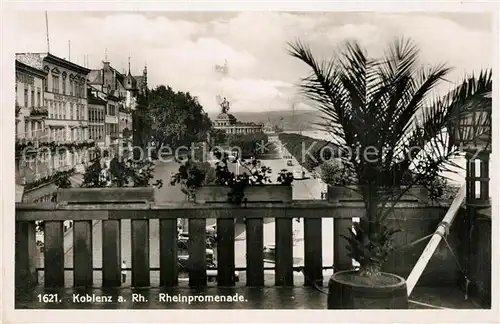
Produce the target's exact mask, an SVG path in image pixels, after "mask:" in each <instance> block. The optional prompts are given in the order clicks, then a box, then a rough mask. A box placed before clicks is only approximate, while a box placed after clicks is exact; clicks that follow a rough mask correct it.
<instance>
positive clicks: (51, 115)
mask: <svg viewBox="0 0 500 324" xmlns="http://www.w3.org/2000/svg"><path fill="white" fill-rule="evenodd" d="M49 116H50V118H54V108H53V107H52V101H50V100H49Z"/></svg>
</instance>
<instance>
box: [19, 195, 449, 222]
mask: <svg viewBox="0 0 500 324" xmlns="http://www.w3.org/2000/svg"><path fill="white" fill-rule="evenodd" d="M448 206H449V205H446V204H439V203H438V204H434V205H429V204H425V203H420V202H401V203H399V204H397V205H396V206H395V207H394V208H395V209H399V208H411V207H420V208H426V207H429V208H436V207H443V208H446V207H448ZM353 208H355V209H364V205H363V203H361V202H328V201H324V200H323V201H321V200H294V201H291V202H248V203H246V204H242V205H233V204H230V203H227V202H220V203H205V204H200V203H195V202H161V203H159V202H153V203H130V202H126V203H105V204H96V203H88V204H80V203H78V204H64V203H36V204H35V203H16V221H32V220H54V221H57V220H67V219H80V220H98V219H101V220H102V219H144V215H142V214H140V213H139V214H137V213H127V212H126V211H131V212H133V211H150V212H151V215H150V216H151V219H158V218H161V219H166V218H179V217H182V218H199V219H200V218H201V219H202V218H205V219H206V218H228V217H230V216H231V214H233V213H235V214H236V215H237V216H238V217H249V218H261V217H264V218H273V217H274V218H350V217H352V216H351V215H349V214H346V213H345V212H343V211H342V210H345V209H353ZM303 210H311V211H312V212H310V213H303V212H302V211H303ZM78 211H81V212H85V213H78ZM110 211H111V212H112V211H119V212H120V213H109V212H110ZM161 211H170V212H171V213H170V214H169V213H161V215H160V213H156V215H155V213H154V212H161ZM196 211H201V212H202V213H195V212H196ZM206 211H212V212H208V213H207V212H206ZM293 211H296V212H293ZM179 212H186V213H183V214H182V215H180V214H179ZM192 212H193V213H192ZM257 212H262V213H257ZM298 213H300V215H299V214H298Z"/></svg>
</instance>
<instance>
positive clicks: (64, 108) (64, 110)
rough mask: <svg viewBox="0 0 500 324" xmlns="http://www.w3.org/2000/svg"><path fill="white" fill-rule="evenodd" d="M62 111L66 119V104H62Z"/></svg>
mask: <svg viewBox="0 0 500 324" xmlns="http://www.w3.org/2000/svg"><path fill="white" fill-rule="evenodd" d="M62 111H63V119H66V105H65V104H63V105H62Z"/></svg>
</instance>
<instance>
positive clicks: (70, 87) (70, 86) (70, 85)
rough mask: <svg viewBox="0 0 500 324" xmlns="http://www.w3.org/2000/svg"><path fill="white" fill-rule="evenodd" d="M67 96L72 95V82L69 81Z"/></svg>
mask: <svg viewBox="0 0 500 324" xmlns="http://www.w3.org/2000/svg"><path fill="white" fill-rule="evenodd" d="M69 94H70V95H71V96H72V95H73V80H69Z"/></svg>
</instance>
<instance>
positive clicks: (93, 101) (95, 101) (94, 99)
mask: <svg viewBox="0 0 500 324" xmlns="http://www.w3.org/2000/svg"><path fill="white" fill-rule="evenodd" d="M87 100H88V103H89V105H101V106H102V105H106V103H107V101H106V100H103V99H101V98H99V97H96V96H94V95H93V94H91V95H89V96H87Z"/></svg>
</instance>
